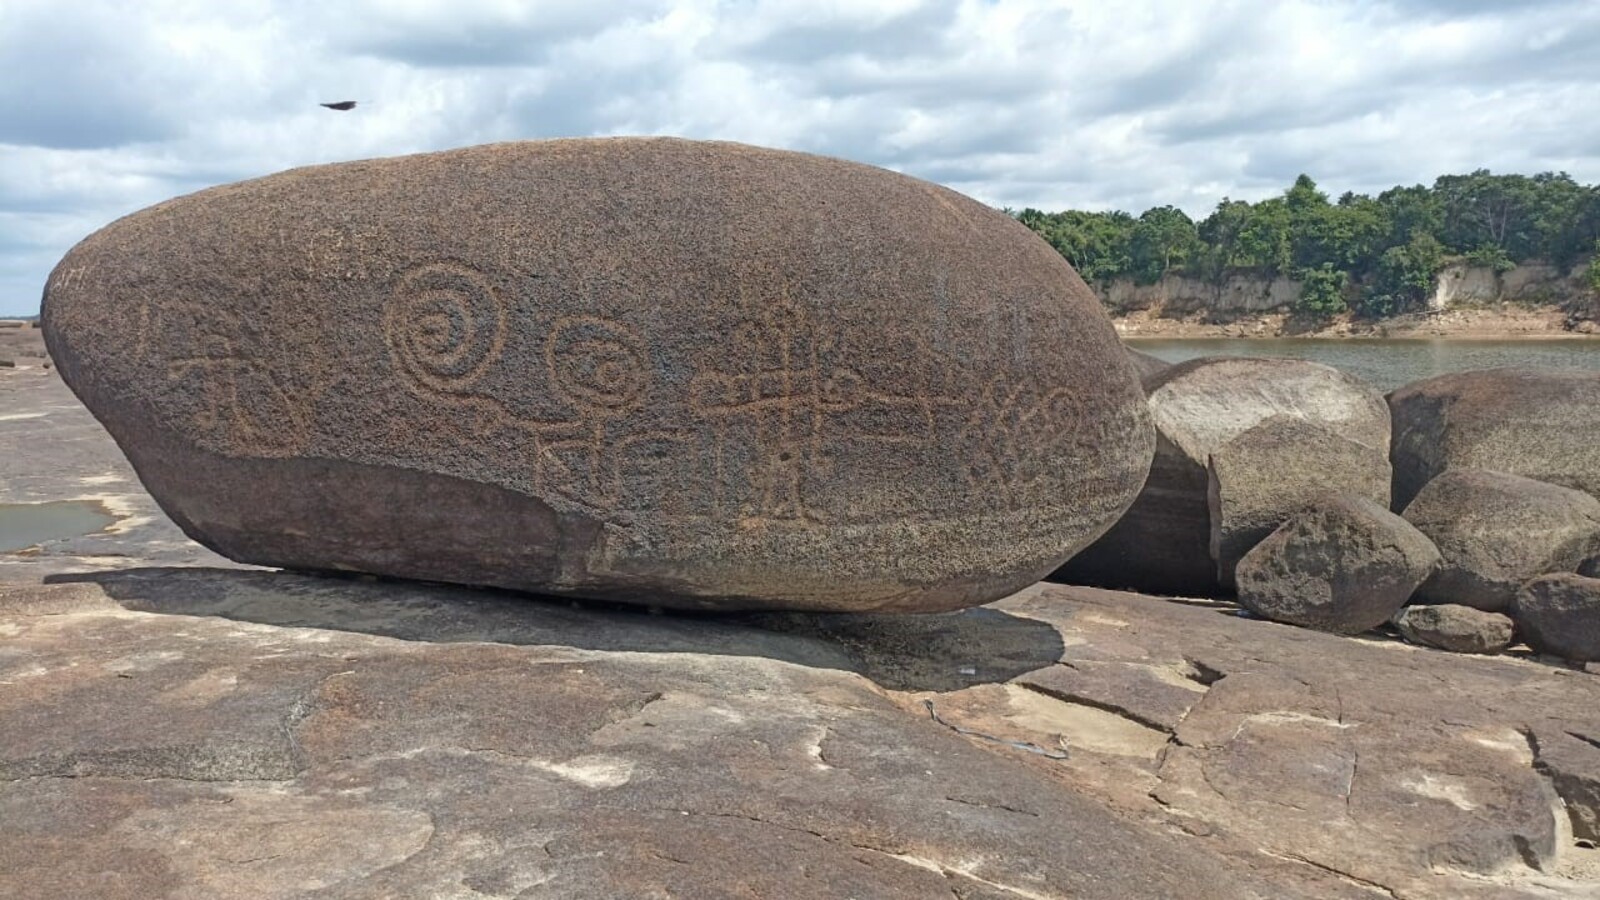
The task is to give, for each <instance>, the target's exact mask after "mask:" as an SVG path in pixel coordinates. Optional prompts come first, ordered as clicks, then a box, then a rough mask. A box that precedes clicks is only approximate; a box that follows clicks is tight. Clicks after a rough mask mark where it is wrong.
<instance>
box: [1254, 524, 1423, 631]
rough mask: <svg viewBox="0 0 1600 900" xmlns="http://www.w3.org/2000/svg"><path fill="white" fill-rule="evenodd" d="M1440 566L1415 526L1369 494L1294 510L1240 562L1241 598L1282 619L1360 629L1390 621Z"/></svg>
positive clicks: (1321, 627)
mask: <svg viewBox="0 0 1600 900" xmlns="http://www.w3.org/2000/svg"><path fill="white" fill-rule="evenodd" d="M1438 565H1439V551H1438V550H1436V549H1434V546H1433V544H1432V543H1430V542H1429V541H1428V539H1427V538H1426V537H1424V536H1423V535H1422V533H1421V532H1419V531H1417V529H1415V528H1413V527H1411V526H1410V525H1409V524H1407V523H1406V521H1405V520H1404V519H1402V518H1400V517H1399V516H1397V515H1395V514H1394V513H1392V512H1389V510H1388V509H1386V508H1385V507H1383V506H1380V505H1379V504H1377V503H1374V502H1373V501H1372V500H1370V499H1368V498H1366V497H1359V496H1352V495H1348V494H1340V495H1332V496H1328V497H1324V498H1322V499H1320V500H1318V501H1317V502H1316V503H1315V504H1313V505H1311V506H1309V507H1307V508H1306V509H1304V510H1301V511H1300V512H1298V513H1296V514H1295V515H1294V516H1293V517H1291V518H1290V519H1289V520H1288V521H1286V522H1284V523H1283V524H1282V525H1280V526H1279V527H1278V529H1277V530H1276V531H1274V532H1272V534H1270V535H1268V536H1267V538H1266V540H1264V541H1262V542H1261V543H1259V544H1257V545H1256V546H1255V548H1254V549H1252V550H1251V551H1250V552H1249V553H1247V554H1245V557H1244V559H1242V560H1240V561H1239V567H1238V569H1237V572H1236V574H1237V577H1238V582H1239V602H1240V603H1241V604H1243V605H1244V606H1245V607H1246V608H1247V609H1250V610H1251V611H1253V612H1255V613H1257V614H1258V615H1261V616H1264V617H1266V618H1268V619H1274V620H1276V621H1279V622H1288V623H1289V624H1291V625H1303V626H1306V627H1308V628H1316V629H1319V630H1321V631H1331V632H1334V633H1337V634H1359V633H1361V632H1363V631H1367V630H1369V629H1372V628H1376V627H1378V626H1379V625H1382V624H1383V623H1384V622H1386V621H1388V620H1389V618H1390V617H1391V616H1393V615H1394V614H1395V612H1396V611H1397V610H1399V609H1400V607H1401V606H1404V605H1405V602H1406V600H1408V599H1409V598H1410V597H1411V594H1412V592H1413V591H1415V590H1416V589H1417V585H1419V584H1421V583H1422V582H1423V580H1424V579H1426V578H1427V577H1428V576H1429V575H1430V574H1432V573H1433V571H1434V569H1436V568H1437V567H1438Z"/></svg>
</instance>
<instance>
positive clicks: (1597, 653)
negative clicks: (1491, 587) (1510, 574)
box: [1511, 572, 1600, 662]
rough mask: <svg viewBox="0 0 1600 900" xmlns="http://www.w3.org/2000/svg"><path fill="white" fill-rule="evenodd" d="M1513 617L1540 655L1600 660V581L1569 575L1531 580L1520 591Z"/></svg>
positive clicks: (1514, 605)
mask: <svg viewBox="0 0 1600 900" xmlns="http://www.w3.org/2000/svg"><path fill="white" fill-rule="evenodd" d="M1511 617H1512V618H1513V619H1515V620H1516V623H1517V628H1518V629H1519V630H1520V631H1521V632H1522V636H1523V638H1524V639H1525V640H1527V642H1528V646H1530V647H1532V648H1533V649H1535V650H1537V651H1539V652H1540V653H1549V654H1551V655H1554V656H1560V657H1563V658H1565V659H1570V660H1575V661H1578V662H1595V661H1600V578H1588V577H1585V576H1583V575H1578V574H1575V573H1571V572H1567V573H1562V574H1556V575H1543V576H1540V577H1538V578H1534V579H1530V580H1529V581H1528V582H1527V583H1526V584H1524V585H1522V587H1521V588H1519V589H1518V590H1517V596H1516V601H1515V603H1513V605H1512V609H1511Z"/></svg>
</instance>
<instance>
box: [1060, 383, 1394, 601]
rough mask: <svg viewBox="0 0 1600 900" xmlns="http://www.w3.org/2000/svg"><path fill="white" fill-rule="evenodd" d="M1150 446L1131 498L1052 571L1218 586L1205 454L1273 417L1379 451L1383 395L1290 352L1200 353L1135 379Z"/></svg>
mask: <svg viewBox="0 0 1600 900" xmlns="http://www.w3.org/2000/svg"><path fill="white" fill-rule="evenodd" d="M1144 388H1145V390H1146V392H1147V393H1148V394H1149V400H1150V410H1151V414H1152V417H1153V418H1154V420H1155V424H1156V453H1155V460H1154V462H1152V464H1151V467H1150V477H1149V478H1148V479H1147V480H1146V481H1145V485H1144V488H1143V489H1142V490H1141V491H1140V493H1139V496H1138V499H1136V500H1135V501H1134V503H1133V505H1132V506H1131V507H1130V508H1129V509H1128V511H1127V513H1126V514H1125V515H1124V516H1123V517H1122V518H1121V519H1120V520H1119V521H1118V522H1117V524H1116V525H1115V526H1114V527H1113V528H1112V529H1111V530H1110V531H1109V532H1107V533H1106V535H1105V536H1104V537H1103V538H1101V539H1100V540H1099V541H1096V542H1095V543H1094V544H1092V545H1090V546H1089V547H1088V548H1087V549H1085V550H1084V551H1083V552H1081V553H1079V554H1078V555H1077V556H1076V557H1074V558H1073V559H1072V560H1071V561H1070V562H1068V564H1067V565H1066V566H1065V567H1063V568H1062V569H1061V570H1059V571H1057V572H1056V573H1055V574H1054V575H1052V576H1051V578H1052V580H1056V581H1063V582H1068V583H1075V584H1090V585H1100V586H1104V587H1116V588H1130V589H1135V590H1141V591H1150V592H1154V593H1163V594H1180V595H1188V596H1197V595H1198V596H1205V595H1211V594H1216V593H1219V592H1221V591H1222V587H1221V585H1220V584H1219V582H1218V579H1217V565H1216V562H1215V561H1214V560H1213V559H1212V556H1211V546H1210V545H1211V517H1210V511H1209V507H1208V503H1207V497H1206V489H1207V476H1206V462H1207V460H1208V459H1209V458H1210V457H1211V454H1213V453H1215V452H1216V451H1217V450H1218V449H1219V448H1221V447H1223V446H1224V445H1226V444H1227V443H1228V442H1229V441H1231V440H1233V439H1234V438H1236V437H1238V436H1239V435H1240V434H1243V433H1244V432H1246V431H1248V430H1250V429H1251V428H1254V427H1255V426H1256V425H1259V424H1260V423H1261V422H1263V421H1265V420H1267V419H1270V418H1273V417H1274V416H1288V417H1291V418H1297V419H1301V420H1304V421H1307V422H1310V423H1313V424H1317V425H1321V426H1322V427H1324V428H1326V429H1327V430H1328V431H1330V432H1332V433H1334V434H1338V435H1340V436H1341V437H1342V438H1343V439H1345V440H1348V441H1351V442H1354V443H1356V444H1360V445H1362V446H1364V447H1367V448H1369V449H1372V450H1375V451H1377V452H1379V453H1381V454H1387V453H1388V446H1389V413H1388V408H1387V407H1385V406H1384V403H1383V397H1382V396H1381V395H1380V394H1378V392H1377V391H1375V390H1373V389H1372V388H1371V387H1369V386H1368V385H1367V384H1366V383H1365V382H1363V381H1361V380H1360V379H1358V378H1356V377H1355V376H1353V375H1349V374H1346V373H1344V372H1340V371H1339V370H1337V369H1334V368H1331V367H1329V366H1324V365H1320V364H1318V363H1311V362H1305V361H1302V360H1293V359H1256V358H1252V359H1235V358H1231V357H1204V358H1201V359H1193V360H1189V361H1187V362H1183V363H1179V364H1177V365H1174V366H1172V367H1170V368H1168V369H1167V370H1166V371H1165V372H1162V373H1161V374H1160V375H1158V376H1156V377H1155V378H1154V379H1152V380H1149V381H1146V382H1144Z"/></svg>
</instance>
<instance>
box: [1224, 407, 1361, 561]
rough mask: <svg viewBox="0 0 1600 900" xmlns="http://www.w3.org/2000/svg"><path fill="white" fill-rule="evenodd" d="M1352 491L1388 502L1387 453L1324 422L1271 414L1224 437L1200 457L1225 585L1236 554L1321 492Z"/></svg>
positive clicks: (1247, 549)
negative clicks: (1206, 455)
mask: <svg viewBox="0 0 1600 900" xmlns="http://www.w3.org/2000/svg"><path fill="white" fill-rule="evenodd" d="M1332 493H1346V494H1354V495H1356V496H1360V497H1366V498H1367V499H1369V500H1372V501H1374V502H1376V503H1379V504H1380V505H1382V506H1383V507H1384V508H1385V509H1387V508H1388V507H1389V458H1388V455H1387V454H1386V453H1384V452H1383V451H1382V450H1380V449H1377V448H1374V447H1371V446H1368V445H1366V444H1361V443H1357V442H1356V441H1351V440H1346V439H1345V438H1343V437H1340V436H1339V435H1338V434H1335V433H1334V432H1332V431H1330V430H1328V429H1327V428H1325V427H1324V426H1322V425H1318V424H1316V423H1313V422H1308V421H1306V420H1304V419H1299V418H1295V417H1294V416H1273V417H1272V418H1270V419H1266V420H1265V421H1263V422H1262V423H1261V424H1259V425H1257V426H1255V427H1254V428H1251V429H1250V430H1248V431H1246V432H1244V433H1242V434H1240V435H1239V436H1238V437H1235V438H1234V439H1233V440H1231V441H1229V442H1227V443H1226V444H1223V445H1222V446H1221V447H1219V448H1217V449H1216V451H1214V452H1213V453H1212V454H1211V457H1210V459H1209V460H1208V461H1207V464H1206V503H1207V505H1208V508H1209V511H1210V520H1211V544H1210V550H1211V558H1212V559H1213V560H1215V561H1216V564H1217V579H1218V581H1220V582H1221V584H1222V586H1223V587H1224V588H1227V589H1229V590H1232V589H1233V588H1234V587H1235V584H1234V577H1233V570H1234V568H1235V567H1236V566H1238V565H1239V560H1241V559H1243V558H1244V555H1245V554H1246V553H1248V552H1250V548H1252V547H1254V546H1255V545H1256V544H1259V543H1260V542H1261V540H1262V539H1263V538H1265V537H1266V536H1267V535H1269V534H1271V533H1272V532H1273V530H1274V529H1276V528H1277V527H1278V526H1279V525H1282V524H1283V523H1284V522H1285V521H1287V520H1288V518H1289V517H1290V516H1292V515H1294V514H1295V513H1296V512H1299V511H1300V510H1301V509H1304V508H1305V507H1306V506H1308V505H1309V504H1311V503H1312V502H1313V501H1315V500H1316V499H1318V498H1319V497H1322V496H1325V495H1327V494H1332Z"/></svg>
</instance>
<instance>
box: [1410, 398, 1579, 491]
mask: <svg viewBox="0 0 1600 900" xmlns="http://www.w3.org/2000/svg"><path fill="white" fill-rule="evenodd" d="M1389 407H1390V410H1391V411H1392V413H1393V416H1394V447H1393V455H1392V460H1393V462H1394V502H1395V508H1396V509H1402V508H1404V507H1405V505H1406V504H1407V503H1410V502H1411V500H1412V498H1413V497H1415V496H1416V495H1417V492H1419V491H1421V490H1422V488H1423V485H1426V484H1427V483H1428V482H1429V480H1431V479H1432V478H1434V477H1435V476H1437V475H1438V474H1439V473H1440V472H1443V471H1445V470H1446V469H1451V468H1468V469H1492V470H1494V471H1497V472H1509V473H1511V474H1513V475H1522V476H1524V477H1527V478H1534V479H1537V480H1539V481H1548V482H1550V483H1551V484H1559V485H1562V486H1565V487H1570V488H1576V489H1577V490H1580V491H1586V492H1588V493H1590V494H1593V495H1596V496H1600V440H1597V439H1596V435H1600V372H1583V371H1562V370H1539V369H1485V370H1482V371H1476V372H1458V373H1454V374H1450V375H1440V376H1438V377H1435V378H1429V379H1427V380H1425V381H1419V382H1417V383H1415V384H1410V385H1407V386H1406V387H1403V388H1401V389H1399V390H1397V391H1395V392H1394V393H1393V394H1390V395H1389Z"/></svg>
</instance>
